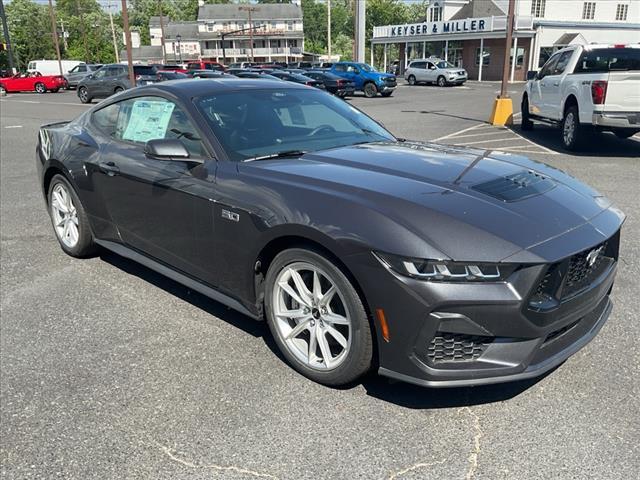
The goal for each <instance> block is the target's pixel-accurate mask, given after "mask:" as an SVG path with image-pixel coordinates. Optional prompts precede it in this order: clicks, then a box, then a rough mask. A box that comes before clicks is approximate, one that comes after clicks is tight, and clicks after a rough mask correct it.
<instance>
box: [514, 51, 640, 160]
mask: <svg viewBox="0 0 640 480" xmlns="http://www.w3.org/2000/svg"><path fill="white" fill-rule="evenodd" d="M527 77H528V81H527V85H526V88H525V91H524V94H523V96H522V106H521V107H522V108H521V111H522V129H523V130H530V129H532V128H533V123H534V122H536V121H538V122H544V123H551V124H554V125H559V126H560V127H561V130H562V144H563V145H564V147H565V148H567V149H569V150H577V149H579V148H580V147H582V146H583V145H584V143H585V142H584V140H585V136H586V135H588V131H589V130H590V129H591V130H592V131H593V130H594V129H596V130H608V131H612V132H613V133H615V134H616V135H617V136H618V137H620V138H629V137H631V136H632V135H634V134H636V133H637V132H640V45H585V46H582V45H576V46H571V47H567V48H564V49H562V50H559V51H558V52H556V53H554V54H553V56H551V58H549V60H547V62H546V63H545V64H544V66H543V67H542V69H541V70H540V71H538V72H529V74H528V75H527Z"/></svg>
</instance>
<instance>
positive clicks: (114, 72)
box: [78, 63, 159, 103]
mask: <svg viewBox="0 0 640 480" xmlns="http://www.w3.org/2000/svg"><path fill="white" fill-rule="evenodd" d="M158 70H159V68H158V67H157V66H155V65H134V66H133V72H134V74H135V76H136V85H135V86H140V85H148V84H150V83H155V82H157V81H158V80H157V76H156V74H157V73H158ZM129 88H131V82H130V81H129V69H128V67H127V65H123V64H121V63H114V64H110V65H104V66H103V67H102V68H100V69H99V70H97V71H96V72H95V73H92V74H91V75H88V76H87V77H85V78H83V79H82V80H81V81H80V82H79V83H78V97H79V98H80V101H81V102H82V103H89V102H91V101H92V100H93V99H94V98H107V97H110V96H111V95H113V94H114V93H118V92H122V91H124V90H127V89H129Z"/></svg>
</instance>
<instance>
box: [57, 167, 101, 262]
mask: <svg viewBox="0 0 640 480" xmlns="http://www.w3.org/2000/svg"><path fill="white" fill-rule="evenodd" d="M48 199H49V213H50V215H51V223H52V224H53V230H54V231H55V233H56V238H57V239H58V242H59V243H60V246H61V247H62V250H64V252H65V253H66V254H68V255H71V256H72V257H80V258H82V257H87V256H89V255H91V254H92V253H93V252H94V250H95V245H94V243H93V235H92V233H91V228H90V227H89V220H88V219H87V214H86V213H85V211H84V208H83V206H82V204H81V203H80V199H79V198H78V195H76V192H75V190H74V189H73V187H72V186H71V184H70V183H69V181H68V180H67V179H66V178H65V177H63V176H62V175H59V174H58V175H55V176H54V177H53V178H52V179H51V184H50V185H49V193H48Z"/></svg>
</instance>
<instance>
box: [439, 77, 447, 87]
mask: <svg viewBox="0 0 640 480" xmlns="http://www.w3.org/2000/svg"><path fill="white" fill-rule="evenodd" d="M438 86H439V87H446V86H447V79H446V78H444V77H443V76H442V75H440V76H439V77H438Z"/></svg>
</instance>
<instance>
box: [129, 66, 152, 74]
mask: <svg viewBox="0 0 640 480" xmlns="http://www.w3.org/2000/svg"><path fill="white" fill-rule="evenodd" d="M133 71H134V72H135V74H136V75H155V74H156V68H155V67H150V66H148V65H134V66H133Z"/></svg>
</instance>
